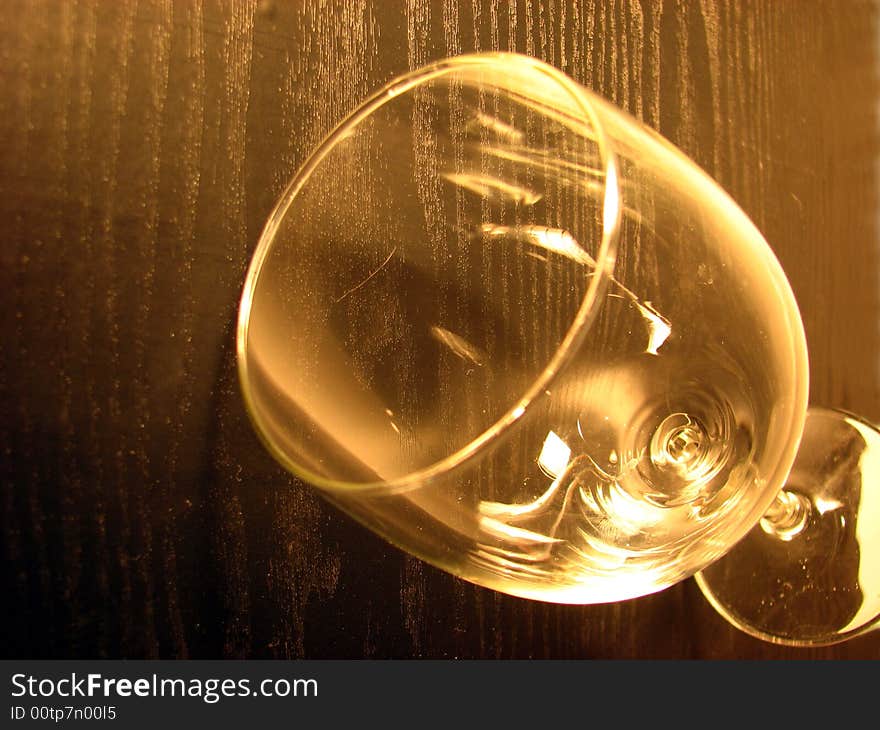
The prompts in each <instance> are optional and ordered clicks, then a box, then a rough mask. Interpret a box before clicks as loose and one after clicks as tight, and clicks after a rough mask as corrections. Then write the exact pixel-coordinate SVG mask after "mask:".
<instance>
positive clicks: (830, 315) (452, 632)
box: [0, 0, 880, 658]
mask: <svg viewBox="0 0 880 730" xmlns="http://www.w3.org/2000/svg"><path fill="white" fill-rule="evenodd" d="M491 48H502V49H514V50H517V51H521V52H525V53H529V54H532V55H534V56H537V57H540V58H543V59H545V60H547V61H549V62H551V63H553V64H554V65H556V66H557V67H559V68H561V69H562V70H564V71H566V72H567V73H569V74H570V75H572V76H573V77H574V78H576V79H578V80H579V81H581V82H583V83H584V84H586V85H588V86H590V87H592V88H593V89H595V90H596V91H598V92H599V93H601V94H603V95H604V96H606V97H608V98H610V99H612V100H613V101H615V102H616V103H618V104H619V105H621V106H623V107H624V108H626V109H627V110H629V111H630V112H632V113H633V114H635V115H636V116H638V117H640V118H642V119H644V120H645V121H646V122H647V123H648V124H649V125H651V126H653V127H655V128H658V129H659V130H660V131H661V132H662V133H663V134H664V135H665V136H667V137H668V138H669V139H671V140H672V141H673V142H674V143H676V144H677V145H679V146H680V147H682V148H683V149H684V150H685V151H686V152H687V153H689V154H690V155H691V156H692V157H693V158H694V159H696V160H697V162H699V163H700V164H701V165H702V166H703V167H704V168H705V169H706V170H707V171H708V172H709V173H710V174H712V175H713V176H714V177H715V178H716V179H717V180H718V181H719V182H720V183H721V184H722V185H723V186H724V187H725V188H726V189H727V190H728V191H729V192H730V193H731V194H732V195H733V197H734V198H735V199H736V200H737V201H738V202H739V203H740V205H741V206H742V207H743V208H744V210H745V211H746V212H747V213H748V214H749V215H750V216H751V217H752V218H753V220H754V221H755V223H756V224H757V225H758V227H759V228H760V229H761V230H762V231H763V232H764V233H765V235H766V237H767V239H768V241H769V242H770V244H771V246H772V247H773V249H774V250H775V251H776V253H777V255H778V256H779V258H780V260H781V261H782V264H783V267H784V268H785V270H786V272H787V273H788V275H789V277H790V279H791V282H792V285H793V287H794V290H795V293H796V295H797V298H798V301H799V303H800V305H801V308H802V312H803V317H804V320H805V323H806V327H807V333H808V339H809V346H810V354H811V360H812V388H811V395H812V399H813V402H814V403H816V404H822V405H830V406H841V407H846V408H849V409H852V410H854V411H857V412H860V413H862V414H864V415H865V416H867V417H868V418H870V419H873V420H875V421H880V370H878V367H880V366H878V363H880V327H878V321H880V251H878V233H880V232H878V188H880V186H878V170H880V168H878V166H877V160H878V150H880V140H878V130H880V122H878V74H877V72H878V68H880V65H878V64H880V58H878V53H880V49H878V9H877V7H876V6H875V5H873V4H870V3H866V2H858V1H857V0H835V2H825V1H823V0H810V1H807V0H797V1H796V0H786V1H782V0H766V1H765V2H716V1H714V0H702V1H700V2H698V1H697V0H668V1H666V2H654V1H653V0H651V1H649V0H642V1H641V2H639V1H638V0H629V1H624V0H615V1H610V0H609V1H603V0H597V1H596V2H592V1H587V2H572V1H571V0H546V1H545V2H537V1H536V0H509V1H508V2H504V1H503V0H473V2H471V0H467V1H461V2H455V1H454V0H408V2H406V3H404V2H403V1H402V0H401V2H396V1H394V2H392V1H391V0H388V1H387V2H374V3H368V2H365V0H330V1H328V0H310V1H309V2H296V3H285V2H281V1H280V0H264V1H263V2H258V3H257V2H251V3H248V2H241V3H228V4H223V3H215V2H207V3H205V4H203V5H200V4H197V3H195V2H178V3H171V2H165V1H162V0H156V1H154V2H134V1H131V2H113V1H111V0H106V1H105V2H71V1H68V0H51V1H44V2H37V1H36V0H27V1H26V2H25V1H23V0H4V1H3V2H2V3H0V73H2V89H0V92H2V93H0V192H2V194H0V235H2V246H0V256H2V267H0V296H2V307H0V318H2V333H3V340H2V348H0V352H2V366H0V391H2V394H0V408H2V422H0V429H2V431H0V446H2V450H3V451H2V460H0V469H2V485H3V486H2V493H0V502H2V504H0V519H2V538H0V545H2V548H0V549H2V553H0V559H2V566H3V583H2V606H3V614H4V622H3V628H4V630H3V634H4V637H3V649H2V654H3V655H5V656H30V657H38V656H40V657H159V656H161V657H221V656H224V657H279V658H281V657H314V658H318V657H559V658H562V657H585V658H587V657H597V658H600V657H628V658H632V657H636V658H638V657H645V658H647V657H663V658H735V657H750V658H791V657H794V658H820V657H838V658H880V633H877V634H874V635H873V636H868V637H863V638H861V639H858V640H855V641H853V642H851V643H849V644H845V645H842V646H837V647H832V648H827V649H816V650H795V649H785V648H779V647H774V646H771V645H768V644H764V643H761V642H759V641H756V640H753V639H751V638H749V637H747V636H745V635H743V634H741V633H739V632H737V631H736V630H734V629H733V628H731V627H729V626H728V625H727V624H726V623H725V622H724V621H723V620H722V619H721V618H720V617H718V616H717V615H716V614H715V613H714V611H713V610H712V609H711V608H710V607H709V606H708V605H707V604H706V602H705V601H704V600H703V598H702V596H701V595H700V592H699V590H698V589H697V588H696V586H695V584H694V583H693V581H687V582H685V583H684V584H681V585H679V586H676V587H674V588H672V589H670V590H667V591H665V592H663V593H660V594H657V595H655V596H650V597H647V598H644V599H640V600H636V601H631V602H627V603H622V604H616V605H606V606H585V607H563V606H554V605H545V604H539V603H531V602H527V601H523V600H519V599H514V598H510V597H506V596H503V595H499V594H495V593H492V592H490V591H487V590H483V589H479V588H476V587H474V586H471V585H469V584H466V583H463V582H461V581H459V580H457V579H454V578H452V577H449V576H447V575H445V574H442V573H440V572H439V571H437V570H435V569H433V568H430V567H428V566H425V565H423V564H422V563H420V562H418V561H417V560H415V559H412V558H409V557H406V556H405V555H403V554H402V553H399V552H397V551H396V550H394V549H392V548H390V547H388V546H386V545H385V544H384V543H382V542H381V541H380V540H379V539H378V538H375V537H374V536H372V535H371V534H370V533H368V532H366V531H365V530H364V529H362V528H360V527H359V526H357V525H355V524H354V523H353V522H351V521H350V520H349V519H348V518H347V517H344V516H342V515H341V514H340V513H338V512H336V511H335V510H334V509H332V508H331V507H329V506H328V505H326V504H325V503H324V502H323V501H322V500H321V499H320V498H319V497H318V496H316V494H315V492H314V491H312V490H311V489H309V488H307V487H306V486H304V485H303V484H301V483H298V482H296V481H295V480H293V479H292V478H290V477H288V476H286V475H285V473H284V472H283V471H282V470H281V469H280V468H279V467H278V466H276V465H275V463H274V462H273V461H272V459H271V458H270V457H269V455H268V454H267V453H266V452H265V451H264V449H263V448H262V447H261V446H260V444H259V443H258V442H257V439H256V437H255V436H254V433H253V431H252V429H251V427H250V424H249V422H248V421H247V418H246V415H245V413H244V410H243V405H242V401H241V397H240V395H239V391H238V386H237V382H236V379H235V372H234V350H233V327H234V318H235V315H236V307H237V303H238V296H239V293H240V290H241V286H242V283H243V276H244V272H245V268H246V266H247V263H248V259H249V256H250V254H251V252H252V251H253V249H254V246H255V244H256V241H257V237H258V236H259V233H260V229H261V227H262V225H263V222H264V221H265V218H266V216H267V215H268V213H269V211H270V209H271V207H272V205H273V203H274V201H275V199H276V197H277V196H278V194H279V193H280V191H281V189H282V187H283V186H284V185H285V182H286V181H287V180H288V179H289V178H290V176H291V175H292V174H293V172H294V171H295V169H296V168H297V167H298V165H299V164H301V163H302V162H303V161H304V160H305V158H306V156H307V155H308V153H309V151H310V150H311V149H312V148H313V146H314V145H315V144H316V143H317V142H318V141H319V140H320V138H321V137H322V136H323V135H324V134H325V133H326V132H327V131H328V130H329V128H330V127H331V126H332V125H333V124H335V122H337V121H338V120H339V119H340V118H341V116H342V115H344V114H345V113H346V112H347V111H348V110H350V109H351V108H352V107H353V106H354V105H355V104H357V103H358V102H359V101H360V100H361V99H362V98H363V97H364V96H365V95H366V94H368V93H369V92H371V91H372V90H374V89H375V88H376V87H377V86H379V85H380V84H382V83H384V82H386V81H388V80H390V79H391V78H392V77H394V76H395V75H397V74H398V73H400V72H402V71H404V70H406V69H408V68H411V67H414V66H417V65H421V64H422V63H425V62H427V61H429V60H432V59H436V58H439V57H442V56H446V55H450V54H457V53H460V52H464V51H469V50H474V49H482V50H485V49H491Z"/></svg>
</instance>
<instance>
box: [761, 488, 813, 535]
mask: <svg viewBox="0 0 880 730" xmlns="http://www.w3.org/2000/svg"><path fill="white" fill-rule="evenodd" d="M811 509H812V507H811V505H810V500H809V499H807V498H806V497H805V496H803V495H802V494H798V493H797V492H795V491H793V490H789V489H781V490H780V491H779V494H777V495H776V499H775V500H773V504H771V505H770V507H769V508H768V510H767V511H766V512H765V513H764V516H763V517H762V518H761V527H762V529H763V530H764V532H766V533H767V534H768V535H773V536H774V537H778V538H779V539H780V540H785V541H786V542H787V541H788V540H791V539H792V538H794V537H795V536H797V535H799V534H800V533H801V532H802V531H803V529H804V527H806V525H807V521H808V520H809V517H810V510H811Z"/></svg>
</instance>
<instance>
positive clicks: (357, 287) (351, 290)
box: [333, 246, 397, 304]
mask: <svg viewBox="0 0 880 730" xmlns="http://www.w3.org/2000/svg"><path fill="white" fill-rule="evenodd" d="M396 252H397V246H395V247H394V248H392V249H391V253H390V254H388V257H387V258H386V259H385V260H384V261H383V262H382V263H381V264H379V266H377V267H376V269H375V271H373V272H372V273H371V274H370V275H369V276H367V278H366V279H364V280H363V281H362V282H360V283H359V284H355V285H354V286H353V287H351V289H348V290H346V291H345V292H344V293H343V294H342V296H341V297H339V298H338V299H334V300H333V303H334V304H339V302H341V301H342V300H343V299H345V298H346V297H347V296H348V295H349V294H353V293H354V292H356V291H357V290H358V289H360V288H361V287H362V286H363V285H364V284H366V283H367V282H368V281H369V280H370V279H372V278H373V277H374V276H375V275H376V274H378V273H379V272H380V271H382V269H384V268H385V267H386V266H387V265H388V262H389V261H391V257H392V256H394V254H395V253H396Z"/></svg>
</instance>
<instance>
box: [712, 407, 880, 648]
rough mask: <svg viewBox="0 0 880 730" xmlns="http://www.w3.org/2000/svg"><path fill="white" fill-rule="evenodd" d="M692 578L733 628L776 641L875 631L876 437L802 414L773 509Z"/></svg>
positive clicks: (826, 416) (856, 421) (832, 418)
mask: <svg viewBox="0 0 880 730" xmlns="http://www.w3.org/2000/svg"><path fill="white" fill-rule="evenodd" d="M696 579H697V583H698V584H699V586H700V589H701V590H702V591H703V595H705V596H706V598H707V599H708V600H709V602H710V603H711V604H712V605H713V606H714V607H715V608H716V610H718V612H719V613H720V614H721V615H722V616H724V617H725V618H726V619H727V620H728V621H730V622H731V623H732V624H733V625H734V626H736V627H738V628H740V629H742V630H743V631H745V632H746V633H748V634H751V635H752V636H755V637H757V638H759V639H763V640H765V641H770V642H773V643H776V644H787V645H791V646H822V645H828V644H836V643H838V642H841V641H845V640H847V639H850V638H853V637H854V636H857V635H859V634H862V633H865V632H867V631H870V630H872V629H874V628H877V627H878V625H880V431H878V430H877V429H876V428H875V427H874V426H871V425H869V424H868V423H866V422H865V421H864V420H862V419H860V418H858V417H856V416H852V415H850V414H848V413H844V412H841V411H832V410H827V409H820V408H816V409H813V408H811V409H810V410H809V412H808V414H807V421H806V425H805V429H804V435H803V439H802V440H801V445H800V448H799V450H798V454H797V458H796V460H795V464H794V466H793V467H792V470H791V474H790V476H789V479H788V482H787V483H786V485H785V487H784V488H783V491H782V492H780V495H779V497H778V498H777V500H776V502H775V503H774V505H773V506H772V507H771V508H770V510H769V511H768V512H767V514H766V515H765V516H764V517H763V518H762V519H761V521H760V523H759V524H757V525H756V526H755V527H754V528H753V529H752V531H751V532H750V533H749V534H748V535H746V537H745V538H743V539H742V540H741V541H740V542H739V543H737V545H736V546H735V547H734V548H733V549H732V550H731V551H730V552H728V553H727V554H726V555H725V556H724V557H723V558H721V559H720V560H719V561H717V562H716V563H713V564H712V565H711V566H710V567H708V568H707V569H705V570H704V571H702V572H701V573H699V574H697V576H696Z"/></svg>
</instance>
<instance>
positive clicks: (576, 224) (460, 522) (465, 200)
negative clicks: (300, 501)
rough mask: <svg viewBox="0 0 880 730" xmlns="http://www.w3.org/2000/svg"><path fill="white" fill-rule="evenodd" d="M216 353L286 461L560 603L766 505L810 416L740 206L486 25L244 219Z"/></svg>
mask: <svg viewBox="0 0 880 730" xmlns="http://www.w3.org/2000/svg"><path fill="white" fill-rule="evenodd" d="M237 352H238V363H239V374H240V380H241V384H242V390H243V394H244V398H245V401H246V404H247V408H248V411H249V413H250V416H251V418H252V420H253V422H254V425H255V427H256V430H257V432H258V433H259V435H260V437H261V438H262V440H263V441H264V443H265V445H266V446H267V448H268V449H269V450H270V451H271V453H272V454H273V455H274V456H275V457H276V458H277V459H278V460H279V461H280V462H281V463H282V464H283V465H284V466H285V467H286V468H287V469H289V470H290V471H291V472H293V473H294V474H296V475H298V476H299V477H301V478H303V479H304V480H306V481H308V482H309V483H311V484H313V485H314V486H315V487H317V488H318V489H319V490H320V491H321V493H322V494H323V495H324V496H325V497H326V498H327V499H329V500H330V501H331V502H332V503H334V504H336V505H337V506H338V507H340V508H341V509H342V510H344V511H345V512H347V513H349V514H350V515H352V516H353V517H354V518H356V519H357V520H359V521H360V522H361V523H363V524H364V525H365V526H367V527H368V528H370V529H371V530H373V531H375V532H376V533H378V534H380V535H382V536H384V537H385V538H386V539H388V540H389V541H390V542H392V543H394V544H396V545H398V546H399V547H401V548H402V549H404V550H406V551H408V552H410V553H412V554H415V555H417V556H419V557H421V558H423V559H424V560H426V561H428V562H430V563H433V564H434V565H436V566H439V567H440V568H442V569H444V570H447V571H449V572H451V573H453V574H455V575H457V576H460V577H461V578H464V579H466V580H469V581H472V582H474V583H477V584H480V585H483V586H487V587H489V588H492V589H495V590H499V591H502V592H506V593H510V594H513V595H517V596H522V597H526V598H531V599H537V600H544V601H553V602H561V603H600V602H609V601H618V600H623V599H628V598H634V597H636V596H641V595H645V594H648V593H652V592H654V591H658V590H660V589H662V588H665V587H667V586H669V585H671V584H673V583H676V582H678V581H681V580H683V579H684V578H686V577H688V576H690V575H693V574H694V573H696V572H698V571H700V570H703V569H705V568H707V567H708V566H712V565H713V564H714V563H716V561H718V560H719V558H721V556H723V555H724V554H725V553H728V552H729V551H730V550H731V548H733V546H734V545H736V544H737V543H738V542H739V541H740V540H741V538H743V537H744V536H745V535H747V534H751V533H750V530H752V528H753V527H754V526H755V525H760V524H765V523H767V524H769V522H772V521H773V520H774V519H776V517H779V515H781V512H780V507H779V504H780V503H779V502H778V500H782V499H784V497H779V496H778V495H779V494H780V488H781V487H782V486H783V484H784V483H785V480H786V477H787V475H788V473H789V470H790V469H791V467H792V465H793V463H794V461H795V455H796V452H797V447H798V442H799V440H800V438H801V434H802V432H803V429H804V424H805V417H806V407H807V381H808V374H807V352H806V345H805V338H804V332H803V326H802V323H801V320H800V316H799V312H798V309H797V306H796V303H795V300H794V297H793V295H792V292H791V290H790V287H789V285H788V282H787V280H786V278H785V276H784V274H783V272H782V270H781V268H780V266H779V264H778V262H777V260H776V259H775V258H774V256H773V254H772V252H771V251H770V249H769V247H768V246H767V244H766V243H765V241H764V240H763V238H762V237H761V235H760V233H759V232H758V231H757V229H756V228H755V227H754V226H753V225H752V224H751V223H750V222H749V220H748V219H747V217H746V216H745V214H744V213H743V212H742V211H741V210H740V209H739V208H738V207H737V206H736V204H735V203H734V202H733V201H732V200H731V199H730V198H729V197H728V196H727V195H726V194H725V193H724V192H723V191H722V190H721V189H720V188H719V187H718V186H717V185H716V184H715V183H714V182H713V181H712V180H711V179H710V178H709V177H708V176H707V175H706V174H704V173H703V172H702V171H701V170H700V169H699V168H697V166H696V165H694V163H693V162H691V161H690V160H689V159H687V158H686V157H685V156H684V155H683V154H682V153H680V152H679V151H678V150H676V149H675V148H674V147H673V146H672V145H671V144H670V143H669V142H667V141H666V140H664V139H663V138H662V137H660V136H659V135H657V134H656V133H654V132H653V131H651V130H649V129H648V128H646V127H644V126H643V125H641V124H640V123H639V122H637V121H636V120H634V119H633V118H631V117H629V116H628V115H626V114H625V113H624V112H622V111H621V110H619V109H617V108H615V107H614V106H613V105H611V104H609V103H608V102H606V101H604V100H603V99H601V98H599V97H598V96H596V95H595V94H593V93H592V92H590V91H589V90H587V89H585V88H583V87H582V86H580V85H578V84H577V83H575V82H574V81H572V80H571V79H569V78H568V77H567V76H565V75H564V74H562V73H561V72H559V71H558V70H556V69H554V68H552V67H550V66H548V65H546V64H544V63H542V62H540V61H537V60H535V59H532V58H529V57H526V56H521V55H517V54H511V53H484V54H473V55H465V56H459V57H456V58H453V59H448V60H444V61H441V62H438V63H434V64H432V65H430V66H427V67H425V68H422V69H420V70H417V71H415V72H412V73H409V74H407V75H405V76H402V77H400V78H398V79H396V80H394V81H393V82H392V83H390V84H389V85H387V86H386V87H385V88H383V89H382V90H381V91H379V92H378V93H376V94H375V95H374V96H372V97H371V98H370V99H368V100H367V101H365V102H364V103H363V104H362V105H361V106H360V107H359V108H358V109H356V110H355V111H354V112H352V113H351V114H350V115H349V116H348V117H347V118H346V119H345V120H344V121H343V122H342V123H341V124H339V126H337V127H336V129H335V130H334V131H333V132H332V133H331V134H330V135H329V136H328V137H327V138H326V139H325V140H324V142H323V143H322V144H321V145H320V146H319V147H318V148H317V149H316V150H315V151H314V153H313V154H312V155H311V156H310V158H309V159H308V161H307V162H306V163H305V165H304V166H303V167H302V169H301V170H300V171H299V172H298V174H297V175H296V176H295V178H294V179H293V181H292V182H291V183H290V185H289V186H288V188H287V189H286V190H285V192H284V193H283V195H282V197H281V200H280V201H279V203H278V204H277V206H276V208H275V210H274V212H273V213H272V214H271V216H270V218H269V221H268V222H267V224H266V226H265V229H264V231H263V234H262V236H261V238H260V241H259V244H258V246H257V249H256V252H255V253H254V256H253V260H252V262H251V266H250V269H249V272H248V275H247V280H246V283H245V287H244V292H243V295H242V300H241V306H240V315H239V323H238V332H237ZM783 494H788V493H787V492H785V493H783ZM798 494H800V492H799V493H798ZM768 509H770V510H771V513H770V514H769V516H766V515H765V513H767V511H768ZM776 513H779V515H777V514H776ZM780 519H781V517H780ZM768 521H769V522H768ZM748 557H749V559H750V560H751V559H754V556H753V555H750V556H748ZM728 573H729V571H728ZM728 573H718V574H717V575H719V576H720V578H719V582H720V583H722V584H727V583H729V582H730V581H731V579H730V576H729V575H728ZM715 575H716V574H715V573H712V572H707V573H703V574H702V585H703V587H704V589H706V590H707V592H709V591H708V589H707V585H708V586H714V584H715V579H714V577H713V576H715ZM740 581H741V576H740V574H737V575H736V576H735V582H736V584H737V589H738V590H743V589H744V586H743V585H742V584H741V582H740ZM710 595H711V596H714V597H713V598H712V600H713V602H714V603H715V604H716V605H719V606H720V605H722V604H724V603H725V602H726V601H727V597H726V595H724V594H723V592H715V593H711V594H710ZM739 615H740V614H737V616H739ZM750 620H752V619H751V617H748V618H747V619H746V622H748V621H750ZM740 623H743V622H740Z"/></svg>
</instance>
